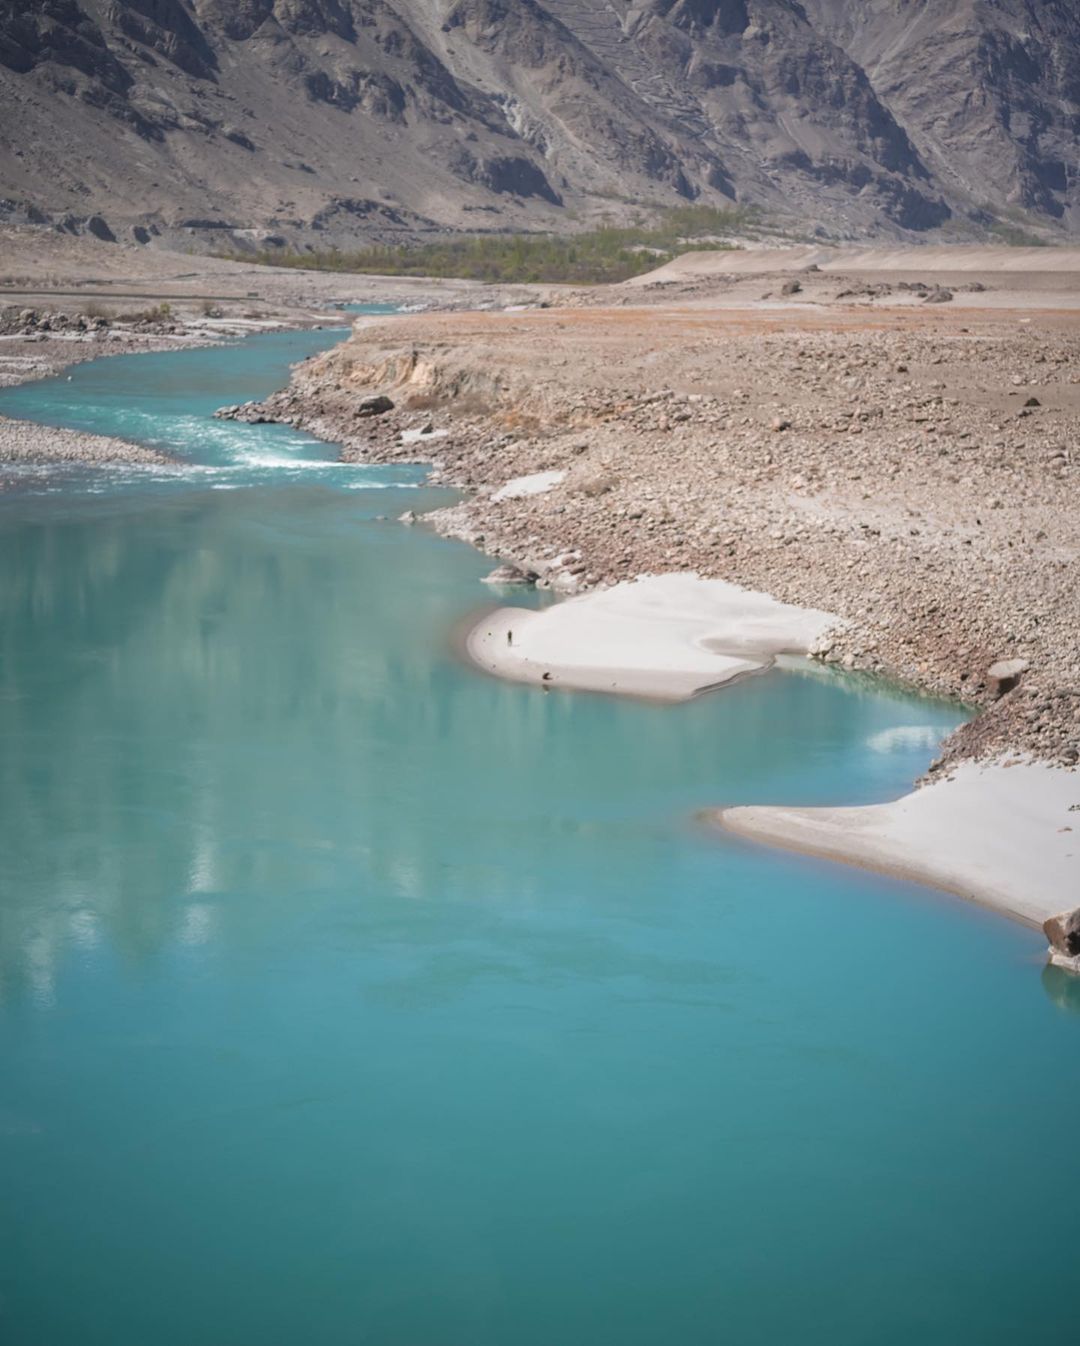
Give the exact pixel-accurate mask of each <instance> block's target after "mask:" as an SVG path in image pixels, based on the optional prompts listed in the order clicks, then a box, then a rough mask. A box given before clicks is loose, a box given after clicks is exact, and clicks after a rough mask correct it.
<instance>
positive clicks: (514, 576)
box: [481, 565, 539, 585]
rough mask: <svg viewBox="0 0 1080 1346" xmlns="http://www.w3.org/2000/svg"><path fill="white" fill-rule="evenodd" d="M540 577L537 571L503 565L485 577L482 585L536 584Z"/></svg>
mask: <svg viewBox="0 0 1080 1346" xmlns="http://www.w3.org/2000/svg"><path fill="white" fill-rule="evenodd" d="M538 578H539V576H538V575H537V573H536V571H535V570H522V569H521V567H520V566H515V565H501V566H498V567H497V568H496V569H495V570H493V571H492V572H491V574H490V575H485V576H484V578H483V580H481V583H482V584H496V585H502V584H506V585H510V584H535V583H536V581H537V579H538Z"/></svg>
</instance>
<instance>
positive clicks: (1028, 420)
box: [235, 304, 1080, 765]
mask: <svg viewBox="0 0 1080 1346" xmlns="http://www.w3.org/2000/svg"><path fill="white" fill-rule="evenodd" d="M1077 370H1080V331H1078V328H1077V324H1076V322H1075V320H1074V319H1071V318H1069V317H1068V316H1067V315H1055V314H1053V313H1047V312H1042V313H1040V312H1034V313H1022V312H1019V311H1001V312H994V313H992V314H989V313H986V312H978V313H975V312H969V311H965V310H964V309H962V308H959V307H957V306H956V305H955V304H953V305H945V306H939V307H935V309H934V311H933V313H930V312H928V311H927V310H926V309H919V310H912V309H910V308H906V309H904V308H896V309H894V310H891V311H880V310H879V311H876V312H874V313H873V314H867V313H866V312H865V311H860V310H857V309H855V308H852V307H843V306H837V307H834V308H831V309H825V308H821V309H815V310H813V311H809V310H808V311H804V312H799V313H793V312H786V313H783V314H777V313H775V312H773V313H762V312H758V311H754V310H746V311H743V312H733V311H731V310H725V311H724V312H722V313H719V312H717V313H708V312H703V311H700V310H696V311H692V312H690V311H686V310H679V309H658V308H650V309H648V310H633V309H629V310H628V309H622V310H619V311H617V312H616V311H605V310H598V309H591V310H568V309H563V310H553V311H549V312H532V313H513V314H484V315H478V314H462V315H445V314H441V315H426V316H425V317H424V318H421V319H408V320H397V321H396V322H395V323H394V324H393V326H392V327H388V326H386V325H379V326H375V327H369V328H368V329H366V330H364V331H362V332H359V333H357V335H356V336H354V338H353V339H352V340H351V341H349V342H348V343H346V344H344V345H342V346H341V347H338V348H337V349H336V350H334V351H332V352H329V353H328V354H327V355H324V356H321V357H319V358H318V359H316V360H313V361H311V362H308V363H307V364H306V365H304V366H301V367H300V369H299V370H298V372H297V374H296V377H295V379H294V382H293V384H292V385H291V387H290V388H289V389H287V390H284V391H283V392H282V393H280V394H278V395H276V396H275V397H274V398H272V399H270V401H269V403H268V404H266V405H265V406H263V407H261V408H257V409H241V410H240V411H239V412H238V413H235V414H239V415H241V416H246V415H252V416H266V417H269V418H272V419H281V420H284V421H287V422H289V423H292V424H295V425H300V426H303V427H304V428H305V429H307V430H309V431H311V432H313V433H315V434H318V435H321V436H323V437H324V438H327V439H331V440H340V441H341V442H342V444H343V445H344V449H343V453H344V456H345V457H346V458H351V459H362V460H368V461H394V460H399V461H400V460H413V461H415V460H417V459H420V460H424V459H431V458H435V459H437V462H438V468H437V472H438V475H439V476H440V477H441V478H442V479H444V480H446V481H451V482H454V483H458V484H461V485H463V486H467V487H471V488H473V490H474V492H475V494H474V495H473V496H472V498H471V499H469V500H468V501H466V502H465V503H464V504H462V505H460V506H458V507H456V508H455V509H453V510H449V511H443V512H442V513H441V514H439V515H437V516H435V517H434V519H433V522H434V523H435V525H436V526H437V527H439V528H440V529H442V530H443V531H445V532H448V533H452V534H455V535H458V536H462V537H465V538H467V539H469V540H470V541H473V542H475V543H476V544H477V545H480V546H482V547H483V548H484V549H485V550H487V551H489V552H491V553H493V554H495V555H497V556H499V557H501V558H503V559H507V560H510V561H513V562H515V563H518V564H520V565H522V566H523V567H526V568H528V569H531V570H533V571H534V572H537V573H539V574H540V576H541V579H542V582H545V583H550V584H552V585H553V587H556V588H559V589H562V590H564V591H567V592H574V591H577V590H581V589H587V588H590V587H595V586H597V585H602V584H610V583H612V582H615V581H618V580H621V579H628V578H632V577H634V576H636V575H639V574H644V573H663V572H665V571H674V570H682V571H695V572H697V573H699V574H701V575H703V576H708V577H716V578H720V579H726V580H730V581H732V582H734V583H737V584H740V585H744V586H746V587H748V588H751V589H755V590H759V591H762V592H766V593H769V594H772V595H774V596H775V597H776V598H778V599H780V600H782V601H784V602H789V603H798V604H801V605H804V606H809V607H816V608H823V609H826V610H828V611H831V612H835V613H837V614H838V616H840V617H841V618H843V619H844V620H845V621H846V622H847V623H848V625H847V626H846V627H845V628H844V629H843V630H842V631H838V632H837V633H836V634H835V635H833V636H827V637H825V638H823V639H822V640H821V641H819V642H818V644H817V646H816V647H815V651H814V652H815V654H816V656H817V657H819V658H821V659H823V660H826V661H828V662H840V663H842V664H843V666H844V667H846V668H849V669H863V670H866V671H868V672H872V673H876V674H884V675H887V676H889V677H892V678H896V679H899V680H901V681H904V682H906V683H908V684H911V685H914V686H916V687H920V688H923V689H925V690H927V691H929V692H933V693H939V694H947V695H950V696H955V697H960V698H962V699H964V700H966V701H968V702H970V703H973V704H975V705H978V706H981V707H983V708H984V713H983V714H982V715H980V716H979V717H978V718H977V719H975V720H974V721H973V722H972V724H970V725H968V726H966V727H965V728H963V729H961V730H960V731H958V733H957V734H956V735H954V736H953V737H952V738H951V739H950V740H949V742H948V743H947V745H946V748H945V751H944V756H943V758H942V759H941V764H942V765H943V764H947V763H951V762H955V761H958V760H962V759H966V758H973V757H990V756H995V755H1000V753H1002V752H1003V751H1009V750H1013V751H1017V750H1018V751H1024V752H1027V753H1031V754H1032V755H1034V756H1035V757H1037V758H1040V759H1043V760H1047V761H1052V762H1057V763H1062V764H1072V763H1074V762H1076V761H1077V759H1078V758H1080V641H1078V640H1077V632H1078V631H1080V583H1078V579H1080V512H1078V511H1077V509H1076V504H1077V492H1078V482H1080V478H1078V475H1077V473H1078V464H1080V373H1078V372H1077ZM373 393H382V394H386V395H387V396H389V397H390V399H391V400H392V401H393V402H394V404H395V407H394V410H392V411H390V412H388V413H386V414H384V415H372V416H368V415H364V414H363V409H362V408H361V406H360V404H361V401H362V399H363V398H364V397H367V396H370V395H371V394H373ZM418 430H419V431H421V432H431V433H428V434H425V433H420V434H419V435H417V434H416V433H415V432H416V431H418ZM440 430H445V431H449V432H450V433H449V434H448V435H447V436H444V437H441V438H436V434H435V433H434V432H437V431H440ZM410 431H412V432H414V433H412V434H409V433H408V432H410ZM425 440H427V443H425ZM541 472H544V473H560V472H561V473H564V474H565V475H564V476H563V477H561V478H559V479H558V480H557V481H556V483H555V484H554V485H552V486H551V488H550V489H548V490H546V491H545V492H543V493H541V494H533V495H528V494H525V495H518V494H514V493H512V494H510V495H503V496H502V497H501V498H500V499H498V500H495V499H494V495H495V493H496V492H497V490H498V488H499V487H501V486H502V485H503V484H504V483H506V482H507V481H508V480H510V479H512V478H517V477H526V476H531V475H532V474H536V473H541ZM553 480H554V479H553ZM1001 660H1014V661H1020V662H1019V663H1018V664H1017V665H1015V666H1016V667H1022V672H1021V673H1020V674H1019V675H1018V676H1017V679H1016V683H1015V685H1012V684H1010V683H1009V682H1008V681H1006V682H1002V681H1000V680H998V679H995V678H994V677H993V676H991V674H990V670H991V668H992V666H993V665H995V664H996V663H997V662H999V661H1001Z"/></svg>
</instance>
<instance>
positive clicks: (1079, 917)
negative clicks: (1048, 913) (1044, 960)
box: [1043, 907, 1080, 975]
mask: <svg viewBox="0 0 1080 1346" xmlns="http://www.w3.org/2000/svg"><path fill="white" fill-rule="evenodd" d="M1043 932H1044V934H1045V935H1046V938H1047V939H1048V940H1049V941H1050V950H1049V953H1050V962H1051V963H1053V965H1054V966H1055V967H1061V968H1064V969H1065V970H1066V971H1067V972H1073V973H1076V974H1077V975H1080V907H1077V908H1076V909H1075V910H1074V911H1063V912H1061V913H1060V915H1058V916H1052V917H1051V918H1050V920H1048V921H1047V922H1045V924H1044V925H1043Z"/></svg>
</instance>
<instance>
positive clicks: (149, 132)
mask: <svg viewBox="0 0 1080 1346" xmlns="http://www.w3.org/2000/svg"><path fill="white" fill-rule="evenodd" d="M0 128H3V129H2V130H0V197H2V198H4V200H5V202H6V205H7V209H8V210H9V212H10V211H11V210H15V209H17V210H18V211H20V212H21V215H20V218H29V217H30V213H31V212H37V213H38V214H42V215H44V216H45V217H46V218H48V219H51V220H53V221H56V220H60V219H62V218H64V217H65V216H67V217H71V218H77V219H83V220H85V219H93V220H100V221H101V223H102V224H103V225H104V227H105V228H106V229H108V230H109V231H110V232H111V233H113V234H115V235H117V236H119V235H120V233H121V230H123V231H124V232H125V233H127V234H130V231H131V230H132V229H134V228H139V229H140V230H142V231H143V232H144V233H147V234H148V235H149V237H150V238H159V239H161V240H162V241H164V242H172V243H174V244H175V243H177V242H179V241H183V242H184V244H185V245H186V246H192V245H194V246H199V245H202V246H208V247H209V246H215V245H220V244H222V243H223V242H225V241H229V240H232V241H233V242H235V241H236V240H237V239H238V238H239V234H238V232H237V231H238V230H243V229H256V230H263V231H270V232H272V233H273V235H274V236H276V237H283V238H285V239H286V240H287V241H289V242H292V243H297V242H308V243H317V244H319V245H321V246H327V245H334V244H339V243H340V244H345V243H348V242H360V241H379V240H382V241H387V240H389V239H392V238H395V237H412V238H416V237H423V236H426V235H429V234H430V233H431V232H433V231H435V230H438V229H440V228H444V227H447V226H449V227H453V228H471V229H476V228H477V227H483V228H491V227H498V228H521V227H544V228H558V227H559V226H560V224H562V223H567V220H566V216H567V211H568V208H570V209H573V210H575V211H579V212H580V210H581V209H582V208H583V207H585V208H593V209H595V210H599V209H601V208H602V207H604V203H609V208H613V207H611V206H610V203H612V202H619V201H626V200H633V201H642V202H648V203H650V204H656V205H665V204H667V205H676V204H679V203H681V202H687V201H703V202H710V203H714V204H723V203H725V202H729V203H730V202H732V201H737V202H740V203H748V204H754V205H757V206H759V207H761V208H762V209H763V210H765V211H766V212H768V213H771V214H773V215H777V216H787V217H796V218H797V219H798V220H799V221H800V223H801V225H802V226H803V227H804V228H805V227H806V225H807V222H809V224H810V227H811V228H814V229H818V230H822V231H824V232H825V233H827V234H829V235H831V236H834V237H856V236H864V235H868V234H875V233H876V234H884V235H889V236H895V237H902V236H904V235H905V234H911V233H920V232H925V231H927V230H933V229H937V228H939V227H941V226H943V225H946V224H948V223H950V221H951V222H954V223H955V222H959V223H960V224H961V225H962V226H963V227H967V228H971V227H973V226H977V227H981V226H994V227H997V228H999V229H1003V230H1006V231H1007V230H1009V229H1013V230H1015V229H1030V228H1040V227H1042V228H1046V229H1048V230H1054V229H1056V230H1058V231H1060V232H1061V233H1063V234H1064V233H1072V234H1074V235H1075V234H1076V233H1077V232H1078V230H1080V198H1078V195H1077V190H1078V189H1077V186H1076V183H1077V182H1078V181H1080V10H1078V9H1077V6H1076V5H1075V4H1074V3H1072V0H993V3H991V0H905V3H903V4H899V3H897V0H803V3H801V4H793V3H791V2H790V0H608V3H605V4H599V3H596V0H0ZM57 165H59V170H58V169H57ZM345 202H364V203H367V205H368V207H369V208H368V209H367V210H365V211H360V212H353V211H351V210H347V209H344V208H342V203H345ZM155 231H156V232H155ZM99 236H104V235H101V234H99Z"/></svg>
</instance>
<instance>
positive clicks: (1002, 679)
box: [986, 659, 1031, 696]
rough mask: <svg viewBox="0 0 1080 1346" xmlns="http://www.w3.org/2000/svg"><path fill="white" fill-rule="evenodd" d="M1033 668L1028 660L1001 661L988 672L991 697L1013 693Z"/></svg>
mask: <svg viewBox="0 0 1080 1346" xmlns="http://www.w3.org/2000/svg"><path fill="white" fill-rule="evenodd" d="M1030 667H1031V665H1030V663H1028V661H1027V660H1026V659H999V660H998V661H997V663H996V664H991V665H990V667H989V668H988V669H987V670H986V688H987V691H989V693H990V695H991V696H1004V695H1005V693H1006V692H1011V691H1012V689H1013V688H1014V687H1015V686H1016V684H1017V683H1018V682H1019V681H1020V679H1021V678H1022V677H1023V676H1024V674H1025V673H1026V672H1027V671H1028V669H1029V668H1030Z"/></svg>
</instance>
